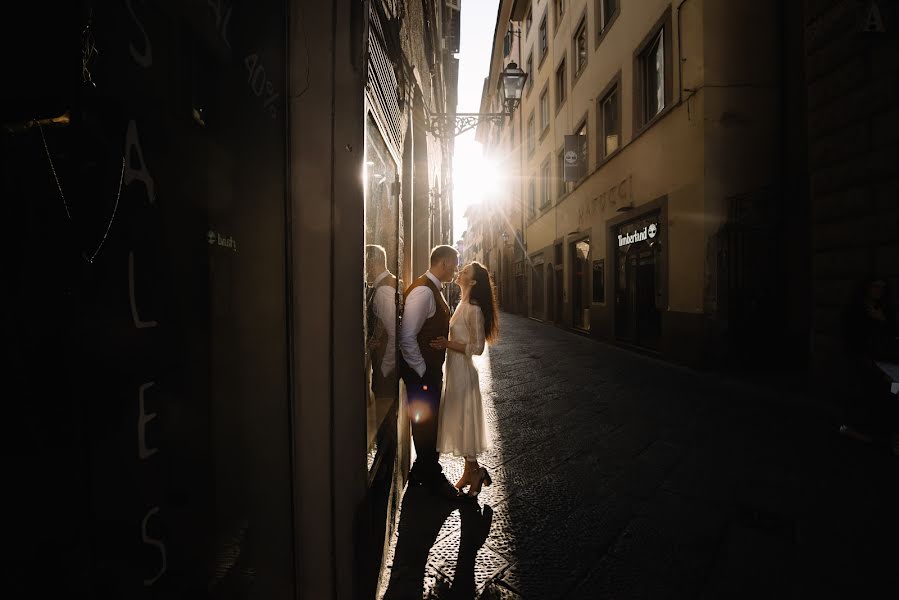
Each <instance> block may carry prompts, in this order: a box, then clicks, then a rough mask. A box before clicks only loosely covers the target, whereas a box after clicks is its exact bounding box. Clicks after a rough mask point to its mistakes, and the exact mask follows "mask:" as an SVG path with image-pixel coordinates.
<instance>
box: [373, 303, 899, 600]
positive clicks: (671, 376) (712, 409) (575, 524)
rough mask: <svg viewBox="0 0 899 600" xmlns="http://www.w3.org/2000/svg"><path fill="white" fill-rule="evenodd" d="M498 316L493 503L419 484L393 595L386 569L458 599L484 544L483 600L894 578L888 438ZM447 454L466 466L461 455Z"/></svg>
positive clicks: (492, 357)
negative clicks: (880, 444)
mask: <svg viewBox="0 0 899 600" xmlns="http://www.w3.org/2000/svg"><path fill="white" fill-rule="evenodd" d="M501 326H502V330H501V331H502V334H501V340H500V341H499V342H498V343H497V344H496V345H495V346H493V347H491V348H489V352H488V353H485V355H484V356H483V357H481V358H480V360H479V363H478V366H479V369H480V375H481V387H482V390H484V392H485V402H486V404H487V407H486V408H487V410H488V420H489V422H490V424H491V427H492V430H493V435H494V447H493V449H492V450H491V451H490V452H489V453H488V454H487V455H485V456H483V459H482V464H484V465H485V466H487V468H488V469H489V471H490V473H491V475H492V477H493V485H492V486H491V487H487V488H484V490H483V491H482V493H481V495H480V503H481V505H483V506H484V507H485V508H484V512H483V513H481V512H480V511H475V510H472V508H471V505H469V506H468V508H465V509H463V510H462V511H461V512H462V513H463V516H462V517H460V511H459V510H454V507H452V506H448V505H444V504H443V503H442V502H441V501H438V500H435V499H434V498H433V497H431V496H429V495H428V494H427V493H426V492H422V491H421V490H420V488H412V489H410V488H407V492H406V495H405V498H404V505H403V511H402V513H401V516H400V525H399V527H398V535H397V536H396V537H395V538H394V540H393V541H394V546H395V547H394V548H391V551H390V553H389V555H388V564H391V561H392V567H391V568H388V569H387V571H386V574H385V576H384V582H383V585H382V594H383V591H384V588H385V587H386V584H387V579H388V578H389V577H390V575H391V574H392V575H393V576H394V579H395V580H396V581H393V582H392V584H391V586H392V587H391V589H390V594H389V596H388V597H404V598H405V597H417V595H416V594H417V591H416V590H420V589H422V587H423V588H424V597H426V598H427V597H437V598H444V597H450V596H451V594H450V588H451V586H452V585H453V581H454V579H457V578H458V579H460V582H457V583H456V585H458V586H460V587H461V586H462V583H461V579H463V578H465V576H466V575H469V576H470V573H469V572H470V559H471V558H472V556H466V553H468V554H471V555H474V552H475V550H476V551H477V554H476V557H474V558H475V560H474V563H473V564H474V571H473V574H474V585H475V586H476V588H477V591H478V592H479V593H480V594H481V596H480V597H483V598H540V599H547V598H657V597H658V598H697V597H709V598H734V597H747V598H775V597H787V596H789V597H809V598H811V597H833V596H843V597H859V598H860V597H873V595H869V594H872V593H873V590H876V589H896V588H895V586H896V577H897V571H896V568H895V557H896V548H897V539H899V538H897V532H899V528H897V527H896V525H897V516H899V515H897V511H896V507H897V506H899V477H897V475H899V461H896V459H895V457H893V456H891V455H890V454H889V453H888V452H886V451H878V450H876V449H872V448H868V447H860V446H857V445H855V444H854V443H852V442H850V441H848V440H845V439H843V438H841V437H840V436H839V435H838V434H837V427H836V424H835V423H833V422H832V421H831V419H830V418H828V417H827V416H826V412H824V411H818V410H817V409H811V408H803V403H802V400H801V399H797V398H788V397H786V396H784V395H781V394H779V393H777V392H776V391H770V390H765V389H763V388H761V387H753V386H751V385H749V384H747V383H737V382H733V381H728V380H725V379H723V378H722V377H721V376H719V375H708V374H702V373H698V372H695V371H692V370H689V369H685V368H682V367H678V366H674V365H671V364H667V363H664V362H661V361H657V360H655V359H653V358H649V357H645V356H641V355H637V354H634V353H631V352H628V351H625V350H622V349H618V348H615V347H612V346H609V345H606V344H602V343H597V342H595V341H591V340H589V339H586V338H584V337H581V336H578V335H576V334H573V333H569V332H566V331H563V330H560V329H557V328H554V327H552V326H549V325H545V324H542V323H539V322H536V321H532V320H528V319H524V318H521V317H517V316H512V315H508V314H504V315H503V321H502V324H501ZM442 462H443V464H444V469H445V471H446V474H447V477H448V478H449V479H450V481H455V479H456V478H457V477H458V475H459V473H460V472H461V459H456V458H452V457H446V456H444V457H443V460H442ZM487 507H489V508H487ZM491 513H492V518H491ZM468 517H470V519H469V518H468ZM444 519H445V520H444ZM487 525H490V528H489V533H487V529H486V527H487ZM485 533H486V534H487V535H486V539H484V534H485ZM460 539H461V540H462V546H463V550H462V551H461V552H460ZM482 539H483V540H484V541H483V544H482V545H481V540H482ZM397 541H398V543H397ZM428 549H430V550H429V553H428V556H427V564H426V569H425V572H424V580H423V581H422V572H421V569H420V566H421V565H423V564H424V552H427V551H428ZM394 550H395V551H396V556H394ZM457 560H459V561H460V564H461V563H465V564H466V566H465V567H464V568H465V570H466V573H465V574H459V575H457V573H456V571H457ZM462 568H463V567H460V569H462ZM394 571H396V572H395V573H394ZM416 571H417V572H416ZM884 586H887V587H884ZM469 597H470V596H469Z"/></svg>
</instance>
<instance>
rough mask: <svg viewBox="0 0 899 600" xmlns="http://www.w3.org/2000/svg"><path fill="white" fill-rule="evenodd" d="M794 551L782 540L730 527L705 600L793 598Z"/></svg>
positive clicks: (738, 526)
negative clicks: (791, 593)
mask: <svg viewBox="0 0 899 600" xmlns="http://www.w3.org/2000/svg"><path fill="white" fill-rule="evenodd" d="M792 563H793V548H791V546H790V545H789V544H787V543H785V542H783V541H782V540H780V539H779V538H778V537H776V536H773V535H770V534H768V533H765V532H763V531H759V530H756V529H751V528H748V527H745V526H742V525H733V526H731V527H729V529H728V532H727V536H726V539H725V540H724V542H723V543H722V547H721V550H720V551H719V553H718V558H717V561H716V563H715V564H714V566H713V568H712V577H711V578H710V580H709V582H708V584H707V586H706V588H705V589H704V590H703V597H705V598H736V597H739V598H750V597H754V598H774V597H787V596H790V594H789V590H790V588H791V583H790V572H791V570H792V568H793V567H792Z"/></svg>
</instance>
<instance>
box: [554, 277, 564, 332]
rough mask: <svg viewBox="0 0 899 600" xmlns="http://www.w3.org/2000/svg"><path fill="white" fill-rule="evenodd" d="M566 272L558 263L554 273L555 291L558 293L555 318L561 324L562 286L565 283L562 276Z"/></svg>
mask: <svg viewBox="0 0 899 600" xmlns="http://www.w3.org/2000/svg"><path fill="white" fill-rule="evenodd" d="M564 273H565V271H564V269H563V268H562V265H556V271H555V273H554V274H553V276H554V277H555V290H554V291H555V294H556V298H555V304H556V312H555V314H554V316H553V318H554V319H555V321H556V323H559V324H561V323H562V286H563V285H564V283H563V279H562V277H563V275H564Z"/></svg>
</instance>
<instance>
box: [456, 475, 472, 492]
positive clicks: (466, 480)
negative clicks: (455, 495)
mask: <svg viewBox="0 0 899 600" xmlns="http://www.w3.org/2000/svg"><path fill="white" fill-rule="evenodd" d="M470 483H471V473H462V477H460V478H459V481H457V482H456V484H455V488H456V489H457V490H459V491H460V492H461V491H462V488H464V487H465V486H466V485H469V484H470Z"/></svg>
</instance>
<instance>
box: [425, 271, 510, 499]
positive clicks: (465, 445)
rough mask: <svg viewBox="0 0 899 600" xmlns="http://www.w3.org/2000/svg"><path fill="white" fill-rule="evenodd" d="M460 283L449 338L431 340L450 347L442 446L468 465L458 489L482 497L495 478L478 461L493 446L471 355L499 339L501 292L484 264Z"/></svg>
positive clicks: (439, 347) (436, 346) (440, 346)
mask: <svg viewBox="0 0 899 600" xmlns="http://www.w3.org/2000/svg"><path fill="white" fill-rule="evenodd" d="M456 281H457V283H458V284H459V287H460V289H461V291H462V299H461V301H460V302H459V308H458V309H457V310H456V312H455V313H454V314H453V318H452V320H451V321H450V330H449V338H448V339H447V338H446V337H438V338H436V339H434V340H433V341H432V342H431V347H433V348H434V349H437V350H443V349H446V350H448V353H447V360H446V391H445V392H444V396H443V401H442V402H441V404H440V420H439V426H438V431H437V450H439V451H440V452H443V453H447V454H453V455H455V456H460V457H464V458H465V469H464V471H463V472H462V477H461V478H460V479H459V481H457V482H456V485H455V487H456V488H457V489H458V490H460V491H461V490H462V489H463V488H465V486H469V488H468V495H469V496H477V495H478V493H479V492H480V491H481V486H483V485H490V484H491V483H493V482H492V480H491V478H490V474H489V473H488V472H487V469H485V468H484V467H482V466H480V465H479V464H478V458H477V457H478V454H480V453H482V452H484V451H485V450H487V449H488V448H489V447H490V439H489V433H488V429H487V420H486V419H485V418H484V404H483V401H482V399H481V388H480V380H479V378H478V370H477V368H476V367H475V365H474V362H473V361H472V356H479V355H481V354H483V352H484V346H485V344H486V342H488V341H489V342H492V341H493V340H495V339H496V337H497V334H498V333H499V312H498V310H497V306H496V290H495V289H494V287H493V282H492V281H491V278H490V274H489V273H488V272H487V269H485V268H484V266H483V265H481V264H480V263H477V262H473V263H471V264H470V265H466V266H465V268H464V269H462V271H461V272H460V273H459V277H458V278H457V280H456Z"/></svg>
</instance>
